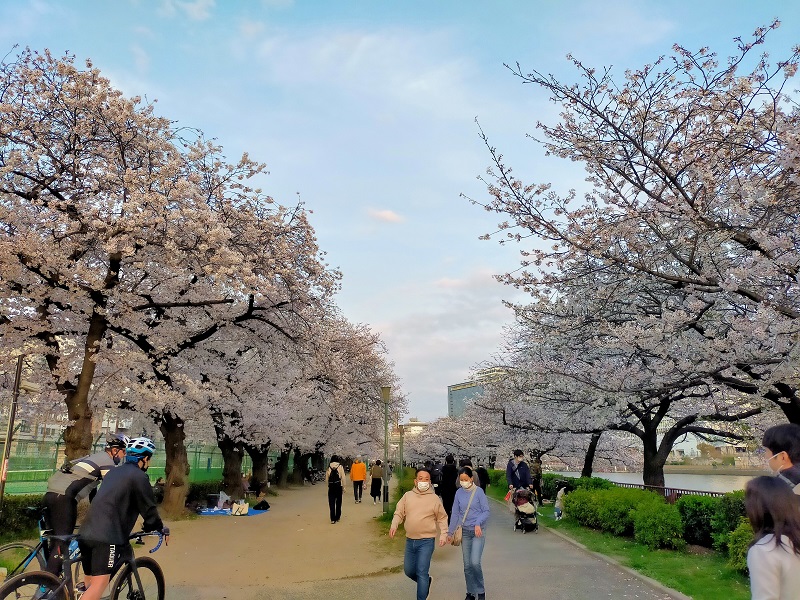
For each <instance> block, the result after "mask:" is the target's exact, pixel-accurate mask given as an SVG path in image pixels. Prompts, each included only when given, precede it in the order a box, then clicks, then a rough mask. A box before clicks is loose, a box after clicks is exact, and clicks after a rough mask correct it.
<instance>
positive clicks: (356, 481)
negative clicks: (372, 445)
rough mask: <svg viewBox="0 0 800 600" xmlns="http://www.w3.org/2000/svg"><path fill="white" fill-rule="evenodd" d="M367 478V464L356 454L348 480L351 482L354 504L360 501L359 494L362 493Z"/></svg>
mask: <svg viewBox="0 0 800 600" xmlns="http://www.w3.org/2000/svg"><path fill="white" fill-rule="evenodd" d="M366 479H367V465H365V464H364V463H363V462H362V461H361V457H360V456H357V457H356V458H355V460H354V461H353V464H352V465H351V467H350V481H352V482H353V497H354V498H355V500H356V504H360V503H361V496H362V495H363V494H364V481H366Z"/></svg>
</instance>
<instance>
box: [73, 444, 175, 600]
mask: <svg viewBox="0 0 800 600" xmlns="http://www.w3.org/2000/svg"><path fill="white" fill-rule="evenodd" d="M154 451H155V445H154V444H153V442H152V441H151V440H149V439H147V438H135V439H132V440H131V441H130V443H129V444H128V449H127V454H126V455H125V464H124V465H121V466H120V467H118V468H116V469H113V470H112V471H110V472H109V473H108V475H106V478H105V480H104V481H103V485H102V486H101V487H100V491H98V492H97V496H96V497H95V499H94V501H93V502H92V505H91V507H89V512H88V513H87V515H86V519H85V520H84V522H83V523H82V524H81V537H80V541H79V545H80V549H81V563H82V565H83V571H84V573H85V574H86V586H87V589H86V593H84V594H83V596H82V597H81V598H82V600H98V599H99V598H100V597H101V596H102V594H103V592H104V591H105V589H106V586H107V585H108V582H109V580H110V579H111V573H112V572H114V569H115V567H116V566H118V565H119V564H120V563H121V562H122V561H123V560H126V559H128V558H130V557H131V556H132V554H133V548H131V545H130V542H129V541H128V536H130V534H131V531H133V526H134V525H135V524H136V519H138V518H139V515H142V517H143V518H144V525H143V526H142V529H144V531H158V530H160V531H162V532H163V533H164V535H165V536H166V537H165V538H164V540H165V542H167V543H169V530H168V529H166V528H165V527H164V524H163V523H162V522H161V517H159V515H158V509H157V508H156V500H155V496H154V495H153V488H152V487H151V486H150V480H149V479H148V478H147V475H146V473H145V471H147V468H148V467H149V466H150V459H151V458H152V456H153V452H154Z"/></svg>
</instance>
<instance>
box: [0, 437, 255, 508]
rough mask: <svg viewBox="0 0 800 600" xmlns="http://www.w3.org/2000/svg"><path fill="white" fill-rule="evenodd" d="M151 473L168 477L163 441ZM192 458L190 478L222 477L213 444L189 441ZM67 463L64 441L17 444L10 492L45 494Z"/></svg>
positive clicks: (246, 467) (246, 464)
mask: <svg viewBox="0 0 800 600" xmlns="http://www.w3.org/2000/svg"><path fill="white" fill-rule="evenodd" d="M104 447H105V436H100V437H99V438H98V439H96V440H95V442H94V444H93V446H92V452H93V453H94V452H102V451H103V448H104ZM156 448H157V449H156V453H155V454H154V455H153V459H152V461H151V463H150V468H149V469H148V471H147V475H148V476H149V477H150V481H152V482H155V481H156V479H158V478H159V477H163V476H164V464H165V462H166V453H165V452H164V449H163V446H162V445H161V443H160V442H159V441H157V442H156ZM186 452H187V456H188V459H189V469H190V470H189V481H190V482H199V481H215V480H220V479H222V465H223V460H222V453H221V452H220V450H219V448H218V447H216V446H213V445H209V444H189V445H188V446H187V449H186ZM63 463H64V442H63V441H60V440H59V441H57V442H43V441H37V442H32V441H28V442H27V443H24V444H23V443H17V444H15V446H14V447H13V448H12V450H11V456H10V457H9V464H8V477H7V479H6V489H5V491H6V493H7V494H43V493H44V492H45V491H47V480H48V478H49V477H50V475H52V474H53V472H54V471H55V470H56V469H58V468H59V467H60V466H61V465H62V464H63ZM251 470H252V462H251V460H250V457H249V456H247V455H245V456H244V459H243V461H242V471H243V472H244V473H249V472H250V471H251Z"/></svg>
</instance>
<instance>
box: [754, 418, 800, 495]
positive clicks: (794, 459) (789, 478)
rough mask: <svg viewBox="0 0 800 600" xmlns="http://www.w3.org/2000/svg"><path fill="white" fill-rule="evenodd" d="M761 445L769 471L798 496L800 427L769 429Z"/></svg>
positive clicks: (789, 426) (786, 424) (775, 427)
mask: <svg viewBox="0 0 800 600" xmlns="http://www.w3.org/2000/svg"><path fill="white" fill-rule="evenodd" d="M761 443H762V445H763V446H764V448H765V452H766V456H765V459H766V460H765V463H766V465H767V467H769V470H770V471H772V473H773V475H775V476H776V477H778V479H780V480H782V481H783V482H784V483H785V484H786V485H788V486H789V487H790V488H792V490H793V491H794V493H795V494H800V425H797V424H796V423H783V424H781V425H775V426H774V427H770V428H769V429H767V430H766V431H765V432H764V438H763V440H762V442H761Z"/></svg>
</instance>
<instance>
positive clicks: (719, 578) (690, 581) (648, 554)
mask: <svg viewBox="0 0 800 600" xmlns="http://www.w3.org/2000/svg"><path fill="white" fill-rule="evenodd" d="M493 488H494V489H493ZM506 491H507V490H506V489H502V488H501V487H495V486H492V487H490V488H489V495H490V496H491V497H493V498H495V499H498V500H501V501H502V500H503V497H504V496H505V494H506ZM541 512H542V514H543V515H544V516H542V517H541V518H540V519H539V524H540V525H542V526H544V527H548V528H550V529H554V530H557V531H559V532H560V533H562V534H565V535H567V536H569V537H571V538H572V539H574V540H576V541H578V542H580V543H581V544H583V545H584V546H586V547H587V548H588V549H589V550H592V551H594V552H599V553H600V554H603V555H605V556H608V557H610V558H612V559H614V560H615V561H617V562H618V563H620V564H621V565H624V566H626V567H630V568H632V569H635V570H636V571H638V572H639V573H642V574H643V575H647V576H648V577H651V578H652V579H655V580H656V581H659V582H661V583H662V584H664V585H666V586H668V587H670V588H673V589H675V590H678V591H680V592H682V593H684V594H686V595H687V596H691V597H692V598H694V599H695V600H719V599H720V598H724V599H725V600H748V599H749V598H750V583H749V580H748V579H747V577H745V576H744V575H741V574H740V573H737V572H736V571H734V570H733V569H731V568H730V567H728V565H727V559H726V557H724V556H722V555H720V554H718V553H716V552H709V553H708V554H694V553H691V552H690V551H680V552H679V551H673V550H656V551H651V550H649V549H648V548H647V547H646V546H643V545H641V544H637V543H636V542H635V541H633V540H632V539H630V538H624V537H617V536H614V535H611V534H609V533H604V532H601V531H595V530H593V529H589V528H587V527H583V526H581V525H579V524H577V523H575V522H574V521H571V520H570V519H569V518H565V519H563V520H561V521H556V520H554V518H553V508H552V506H551V505H544V506H543V507H542V509H541Z"/></svg>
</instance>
